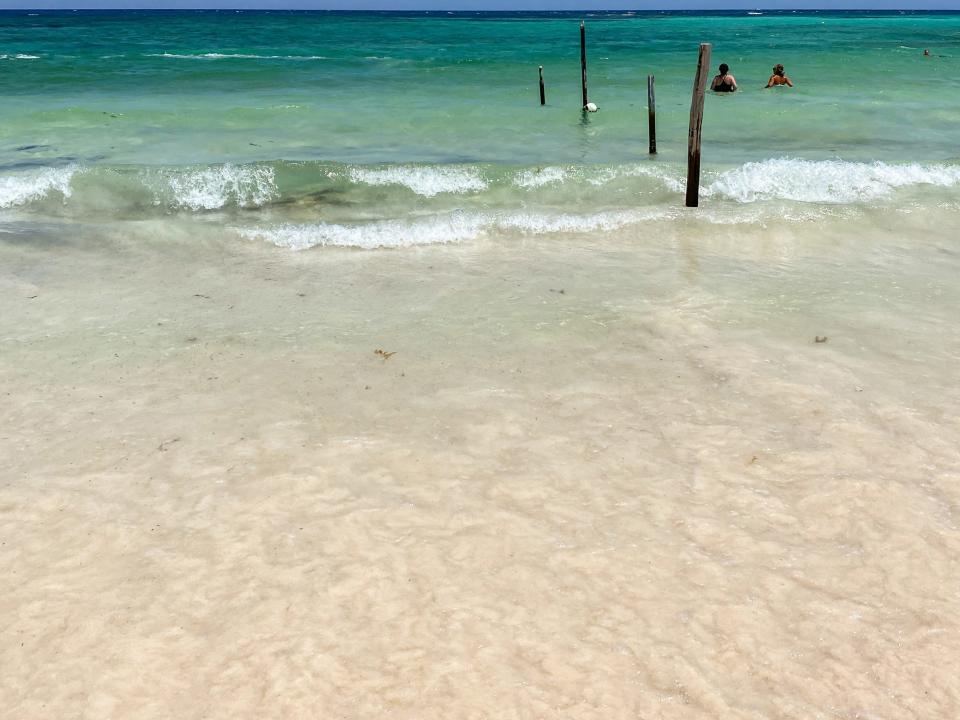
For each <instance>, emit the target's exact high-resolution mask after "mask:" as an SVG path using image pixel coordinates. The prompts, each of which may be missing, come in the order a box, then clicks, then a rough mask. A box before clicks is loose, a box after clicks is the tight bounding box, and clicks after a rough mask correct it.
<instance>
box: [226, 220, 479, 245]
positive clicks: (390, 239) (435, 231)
mask: <svg viewBox="0 0 960 720" xmlns="http://www.w3.org/2000/svg"><path fill="white" fill-rule="evenodd" d="M483 226H484V222H483V220H482V218H480V217H476V216H464V215H462V214H460V213H456V214H453V215H447V216H438V217H432V218H428V219H424V220H418V221H412V222H404V221H393V220H386V221H382V222H374V223H367V224H364V225H336V224H332V223H312V224H292V223H285V224H282V225H275V226H272V227H268V228H237V232H238V233H239V234H240V235H241V236H242V237H245V238H247V239H250V240H264V241H267V242H270V243H273V244H274V245H276V246H278V247H285V248H290V249H291V250H306V249H308V248H312V247H316V246H318V245H319V246H334V247H355V248H364V249H373V248H389V247H410V246H412V245H435V244H443V243H456V242H463V241H465V240H471V239H473V238H475V237H477V236H478V235H479V234H480V232H481V231H482V230H483Z"/></svg>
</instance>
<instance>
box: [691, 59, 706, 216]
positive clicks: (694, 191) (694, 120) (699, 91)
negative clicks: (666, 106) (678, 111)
mask: <svg viewBox="0 0 960 720" xmlns="http://www.w3.org/2000/svg"><path fill="white" fill-rule="evenodd" d="M710 48H711V46H710V43H700V57H699V58H698V60H697V77H696V79H695V80H694V82H693V100H691V102H690V133H689V136H688V138H687V207H698V206H699V205H700V131H701V129H702V128H703V97H704V94H705V93H706V91H707V72H708V71H709V69H710Z"/></svg>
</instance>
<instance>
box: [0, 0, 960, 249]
mask: <svg viewBox="0 0 960 720" xmlns="http://www.w3.org/2000/svg"><path fill="white" fill-rule="evenodd" d="M581 18H583V19H585V20H586V23H587V36H588V61H589V81H590V99H591V100H592V101H593V102H595V103H597V104H598V105H599V106H600V112H598V113H596V114H590V115H584V114H583V113H581V111H580V86H579V79H580V69H579V32H578V26H579V21H580V19H581ZM701 41H708V42H711V43H713V46H714V48H713V63H712V64H713V65H714V66H716V65H717V64H718V63H719V62H727V63H729V64H730V66H731V70H732V72H733V73H734V74H735V75H736V76H737V78H738V80H739V82H740V85H741V87H742V92H740V93H738V94H736V95H735V96H731V97H727V96H715V97H709V98H708V102H707V107H706V117H705V124H704V161H703V162H704V169H705V178H704V192H705V202H706V203H707V204H710V203H713V205H714V207H715V209H717V210H718V211H723V210H724V209H727V210H729V209H730V206H742V205H744V204H756V203H757V202H761V203H763V202H773V203H775V204H776V205H775V206H774V205H768V206H764V207H767V209H768V211H769V213H772V214H773V215H774V216H778V217H779V216H782V215H783V214H784V212H786V211H785V209H784V204H786V205H787V206H789V207H791V208H794V209H796V208H797V207H799V208H800V211H801V214H804V213H807V212H808V211H809V210H810V207H811V204H813V205H817V204H820V205H824V204H827V205H831V206H835V205H848V204H851V203H864V202H866V203H871V202H874V203H876V202H884V203H886V202H888V201H889V199H890V197H891V196H894V195H895V196H897V197H900V198H901V199H904V201H905V202H907V201H909V202H913V201H914V200H915V199H916V197H917V196H919V195H923V196H924V197H927V194H926V192H925V191H926V190H927V189H930V188H933V189H934V190H935V193H934V194H935V196H936V201H937V202H941V203H942V202H952V200H953V197H954V193H955V191H954V187H955V185H956V184H957V182H960V166H958V165H957V163H958V155H960V153H958V150H957V148H958V147H960V122H958V121H960V98H958V96H957V95H956V93H953V92H950V91H949V89H950V87H951V85H952V83H953V81H954V80H953V79H954V78H955V77H956V76H957V74H958V71H960V14H953V13H921V12H916V13H897V14H864V13H846V12H845V13H817V12H803V13H801V12H771V13H763V14H753V13H747V12H736V13H714V14H708V15H695V14H688V13H586V14H577V13H522V14H507V15H496V14H494V15H490V14H478V13H457V14H452V13H416V14H388V13H304V12H212V11H211V12H109V13H108V12H71V13H58V12H38V13H27V12H4V13H0V97H2V98H3V99H4V101H3V103H2V104H0V126H2V127H3V128H4V134H3V138H2V140H0V208H6V209H7V210H10V209H13V210H16V211H17V212H18V213H24V212H26V213H28V215H30V216H31V217H35V216H37V215H41V216H49V215H55V216H57V217H63V216H64V215H66V216H68V217H73V218H76V219H82V218H85V219H89V218H91V217H103V216H104V215H109V216H112V215H117V216H119V217H128V218H129V217H136V216H141V215H155V214H157V213H160V214H169V213H181V214H182V213H186V214H190V213H208V212H210V211H230V210H231V208H233V209H239V208H244V209H247V210H251V209H258V208H259V209H265V208H269V209H270V212H271V213H272V215H271V217H270V218H269V221H270V222H272V223H276V221H277V220H278V219H282V220H289V221H291V222H300V223H302V222H315V221H321V222H327V223H337V224H338V227H340V226H343V227H347V228H351V227H354V226H356V225H357V224H358V223H360V224H362V223H369V222H388V221H390V222H392V221H403V222H408V221H410V220H411V218H413V217H414V215H415V218H416V219H417V220H418V221H421V220H423V217H424V216H430V217H442V218H444V222H443V223H441V225H440V229H439V230H438V231H437V232H439V233H440V234H441V235H442V234H443V233H445V232H448V230H449V229H448V226H450V225H451V222H452V223H453V225H456V227H457V228H459V230H452V232H454V234H455V235H457V233H459V234H460V235H464V236H468V235H472V234H473V233H474V232H475V231H476V230H477V229H478V228H486V229H489V227H490V226H491V223H492V224H494V225H499V226H500V227H502V228H507V229H513V230H516V229H521V230H524V231H528V230H530V229H536V230H538V231H539V230H543V229H546V230H548V231H550V230H551V229H557V228H566V227H568V225H569V222H568V221H566V220H563V219H562V218H563V217H568V216H569V215H570V213H576V214H577V215H578V216H584V217H588V220H586V221H584V222H586V224H585V225H584V224H583V223H581V225H579V226H578V227H581V226H582V227H583V228H584V229H592V228H595V227H607V226H608V225H611V224H612V225H617V226H619V224H622V223H629V222H633V221H635V220H636V219H638V217H639V216H637V215H636V214H634V215H629V212H633V211H636V210H637V209H638V208H641V209H647V210H649V209H651V208H659V209H660V210H664V209H666V208H672V207H674V206H675V205H676V204H677V202H676V201H677V198H678V197H679V194H680V193H681V192H682V190H683V187H682V184H683V176H684V173H683V163H684V162H685V152H686V135H687V117H688V113H689V106H690V89H691V84H692V79H693V73H694V69H695V65H696V55H697V47H698V44H699V43H700V42H701ZM923 48H929V49H930V50H931V53H932V55H933V56H932V57H929V58H925V57H923V56H922V50H923ZM777 62H781V63H784V64H785V65H786V67H787V72H788V74H789V75H790V76H791V77H792V78H793V80H794V82H795V83H796V88H795V89H793V90H788V89H777V90H763V89H762V88H763V86H764V84H765V82H766V80H767V77H768V76H769V72H770V67H771V66H772V65H773V64H774V63H777ZM538 65H543V66H544V69H545V75H546V82H547V99H548V102H547V105H546V107H540V105H539V98H538V89H537V66H538ZM647 74H655V76H656V80H657V110H658V129H659V133H658V135H659V137H658V147H659V151H660V152H659V155H658V156H657V157H656V158H650V157H649V156H648V155H647V137H646V77H647ZM877 163H881V164H880V165H877ZM798 203H799V205H797V204H798ZM281 206H282V207H281ZM454 211H467V212H469V213H472V215H470V216H469V217H467V218H466V219H465V218H464V217H461V216H458V217H457V218H455V219H453V220H451V218H450V217H449V214H450V213H451V212H454ZM625 211H626V212H628V215H626V216H624V215H622V214H621V215H618V216H617V217H616V218H613V219H612V218H611V216H610V213H614V212H616V213H623V212H625ZM284 213H286V214H284ZM484 213H487V215H483V214H484ZM489 213H495V214H496V218H495V220H494V221H491V218H490V216H489ZM503 213H507V216H506V219H504V216H503ZM518 213H519V214H522V215H523V217H522V218H521V217H519V215H518ZM659 214H660V215H662V214H663V213H662V212H660V213H659ZM640 215H641V216H642V217H646V216H647V214H646V213H641V214H640ZM558 218H560V219H559V220H558ZM589 218H592V219H589ZM249 220H250V218H249V217H248V216H247V217H245V219H244V221H243V222H241V223H240V224H241V225H243V223H244V222H246V223H248V224H249V222H248V221H249ZM257 220H258V221H262V220H264V218H258V219H257ZM238 222H239V221H238ZM558 223H559V224H558ZM565 223H566V224H565ZM253 224H254V225H256V223H253ZM261 224H262V223H261ZM241 229H242V228H241ZM378 232H379V233H380V234H379V235H378V237H381V239H382V236H383V235H384V233H386V234H389V232H390V228H389V227H388V226H380V230H379V231H378ZM415 234H416V233H414V235H415ZM407 235H408V239H410V238H411V237H412V236H411V235H410V233H408V234H407ZM458 237H459V236H458ZM413 239H416V238H413ZM321 241H326V240H322V239H321ZM304 243H305V244H311V243H310V242H307V241H304ZM304 243H299V244H304ZM295 244H296V243H295Z"/></svg>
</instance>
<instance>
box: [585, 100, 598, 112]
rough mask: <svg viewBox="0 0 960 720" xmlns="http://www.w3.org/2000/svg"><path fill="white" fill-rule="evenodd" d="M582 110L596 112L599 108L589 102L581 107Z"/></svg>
mask: <svg viewBox="0 0 960 720" xmlns="http://www.w3.org/2000/svg"><path fill="white" fill-rule="evenodd" d="M583 109H584V110H586V111H587V112H596V111H597V110H599V109H600V108H598V107H597V104H596V103H592V102H589V103H587V104H586V105H584V106H583Z"/></svg>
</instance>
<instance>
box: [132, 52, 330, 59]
mask: <svg viewBox="0 0 960 720" xmlns="http://www.w3.org/2000/svg"><path fill="white" fill-rule="evenodd" d="M144 57H161V58H177V59H180V60H329V58H327V57H326V56H324V55H253V54H248V53H200V54H182V53H147V54H145V55H144Z"/></svg>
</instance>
